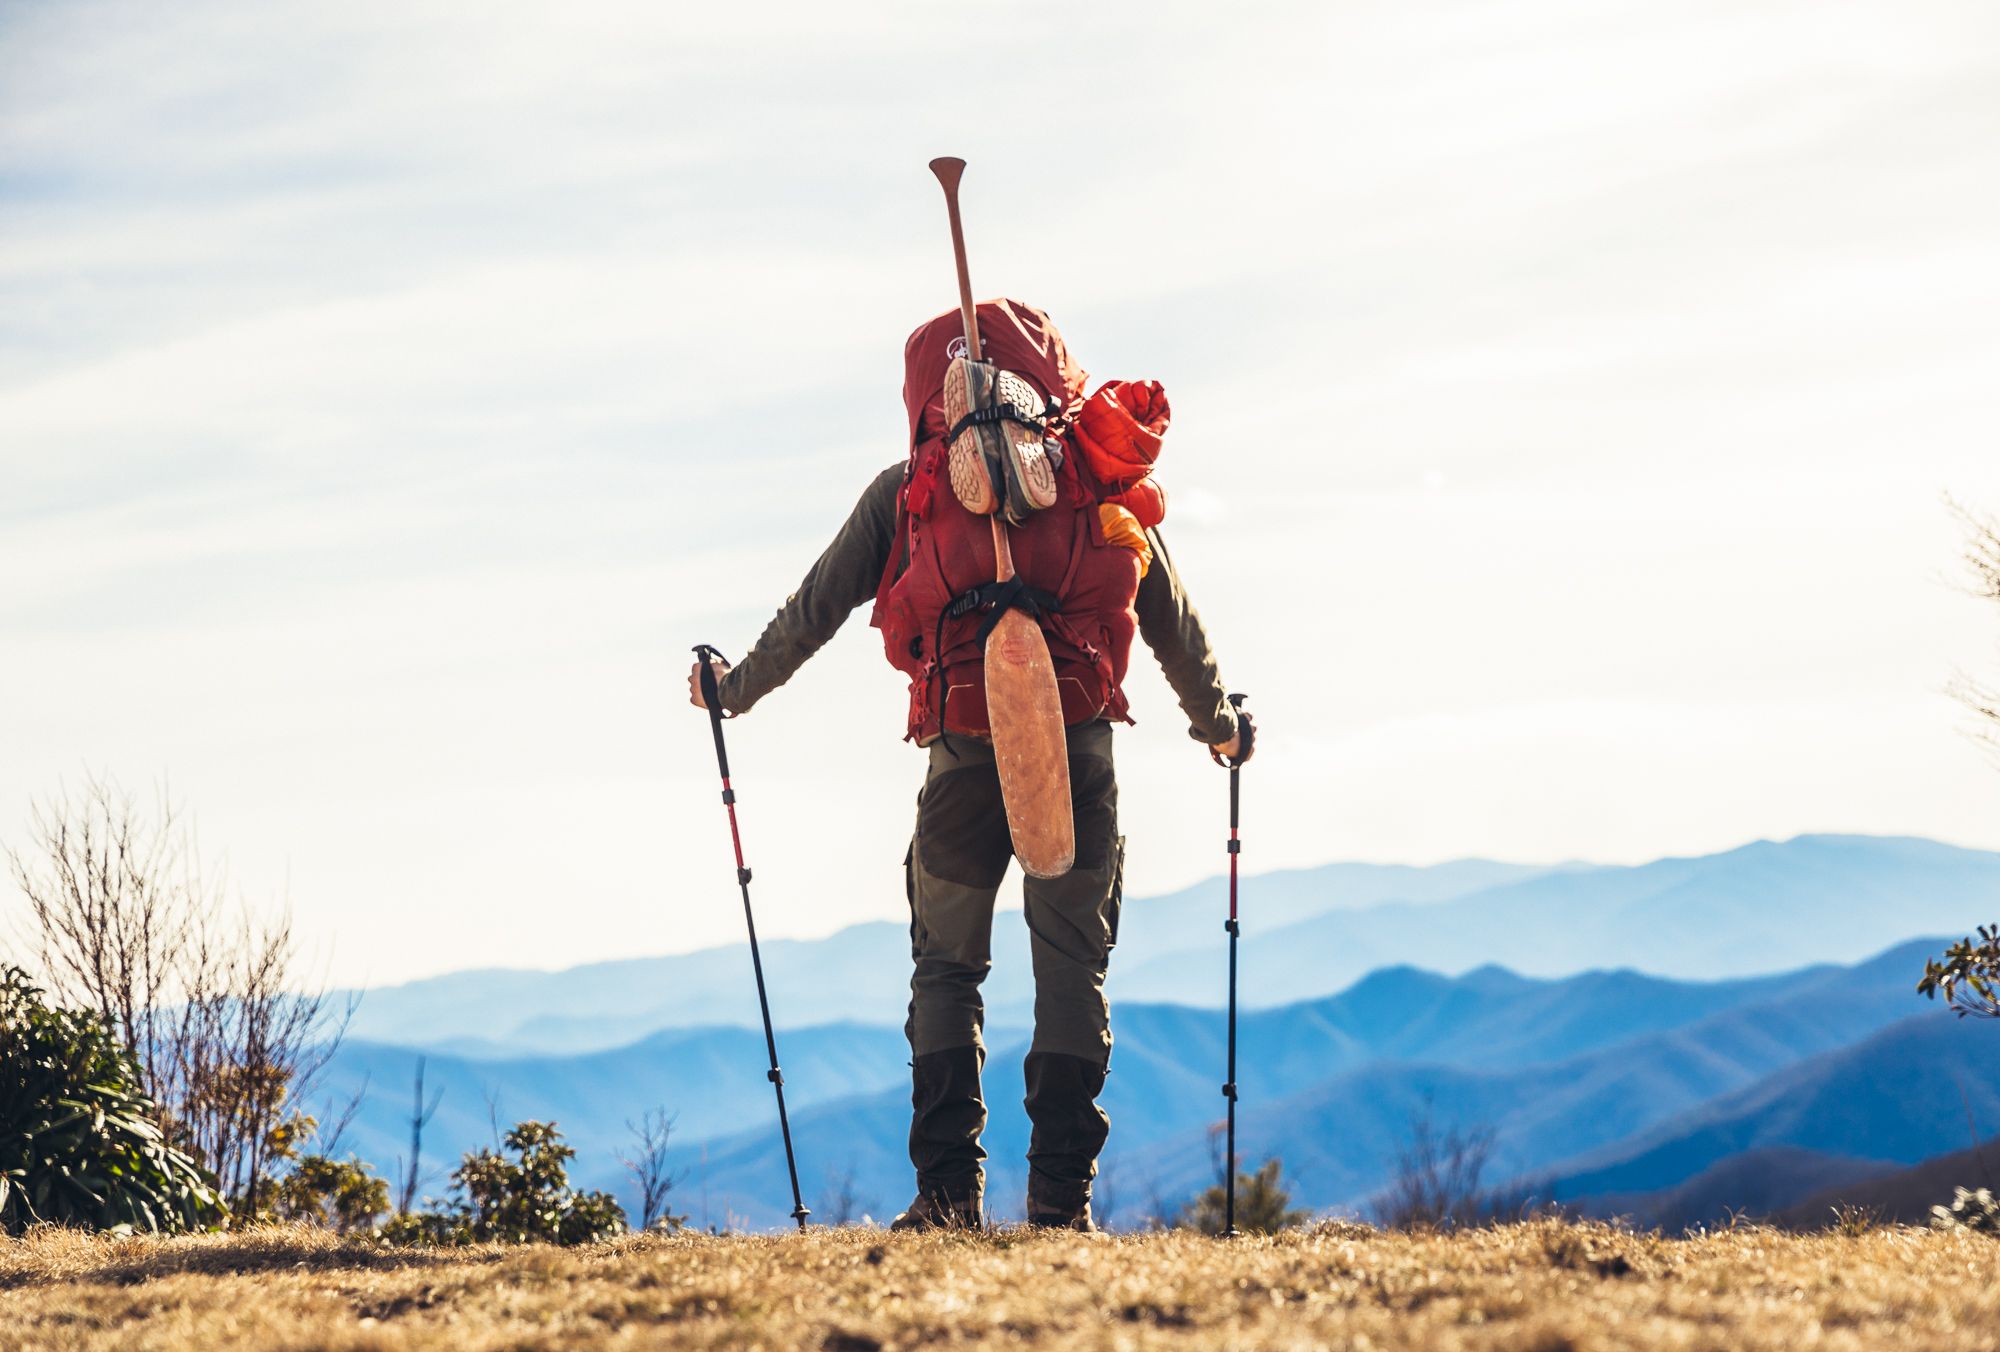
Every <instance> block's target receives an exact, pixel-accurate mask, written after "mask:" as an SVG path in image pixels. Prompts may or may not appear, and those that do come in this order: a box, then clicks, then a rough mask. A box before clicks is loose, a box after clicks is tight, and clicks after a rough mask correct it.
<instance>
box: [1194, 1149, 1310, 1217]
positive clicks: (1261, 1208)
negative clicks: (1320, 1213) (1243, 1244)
mask: <svg viewBox="0 0 2000 1352" xmlns="http://www.w3.org/2000/svg"><path fill="white" fill-rule="evenodd" d="M1283 1171H1284V1165H1283V1164H1281V1163H1280V1162H1279V1161H1277V1160H1275V1159H1268V1160H1265V1161H1264V1163H1263V1165H1262V1166H1261V1167H1260V1168H1259V1169H1258V1170H1257V1172H1256V1173H1254V1174H1246V1173H1240V1172H1239V1173H1238V1174H1237V1175H1236V1228H1237V1230H1238V1231H1240V1232H1241V1233H1243V1234H1246V1235H1268V1234H1272V1233H1275V1232H1276V1231H1279V1230H1286V1229H1290V1228H1291V1227H1292V1226H1294V1225H1301V1224H1303V1223H1304V1222H1305V1221H1306V1220H1307V1219H1308V1218H1310V1217H1311V1215H1312V1212H1310V1211H1301V1210H1295V1209H1294V1208H1293V1207H1292V1194H1291V1192H1290V1190H1289V1189H1287V1188H1286V1187H1285V1186H1284V1184H1283V1183H1281V1182H1280V1181H1279V1176H1280V1175H1281V1174H1282V1173H1283ZM1228 1212H1229V1199H1228V1198H1227V1197H1226V1196H1225V1195H1224V1193H1223V1187H1222V1184H1220V1183H1217V1184H1216V1185H1215V1186H1214V1187H1212V1188H1210V1189H1209V1190H1208V1191H1207V1192H1204V1193H1203V1194H1202V1195H1201V1196H1199V1197H1197V1198H1195V1199H1194V1201H1192V1202H1190V1203H1188V1205H1187V1206H1185V1207H1183V1208H1181V1212H1180V1215H1178V1216H1177V1217H1175V1218H1174V1223H1175V1224H1176V1225H1180V1226H1185V1227H1186V1228H1188V1229H1190V1230H1199V1231H1201V1232H1202V1233H1203V1234H1205V1235H1219V1234H1221V1233H1222V1231H1223V1227H1224V1223H1225V1221H1226V1220H1227V1217H1228Z"/></svg>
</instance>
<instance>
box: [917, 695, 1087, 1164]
mask: <svg viewBox="0 0 2000 1352" xmlns="http://www.w3.org/2000/svg"><path fill="white" fill-rule="evenodd" d="M951 746H952V750H955V751H956V752H957V753H958V754H957V756H956V757H954V756H953V755H952V754H951V751H947V750H946V749H945V747H944V745H943V744H942V743H938V744H936V745H933V746H932V747H931V749H930V755H931V759H930V769H929V772H928V773H927V774H926V775H925V777H924V790H923V793H922V795H921V796H920V797H919V798H918V800H917V830H916V836H915V838H914V839H913V840H912V841H911V843H910V854H909V858H908V862H907V873H908V881H909V893H910V952H911V956H912V957H913V958H914V959H915V961H916V971H915V974H914V975H913V976H912V977H911V978H910V1017H909V1022H908V1024H907V1025H906V1026H905V1031H906V1032H907V1033H908V1034H909V1038H910V1058H911V1070H912V1087H911V1107H912V1110H913V1111H912V1116H911V1122H910V1161H911V1163H913V1164H915V1165H916V1168H917V1181H918V1186H919V1188H920V1189H922V1190H923V1191H926V1192H939V1193H945V1194H948V1195H951V1196H955V1197H956V1196H961V1195H963V1194H965V1193H967V1192H970V1191H973V1190H976V1189H978V1188H980V1187H982V1186H983V1183H984V1178H985V1170H984V1167H983V1162H984V1160H985V1158H986V1152H985V1151H984V1150H983V1149H982V1148H981V1147H980V1144H979V1134H980V1132H981V1130H982V1129H983V1128H984V1127H985V1125H986V1104H985V1100H984V1099H983V1098H982V1097H981V1095H980V1087H979V1072H980V1068H981V1067H982V1066H983V1065H984V1063H985V1060H986V1047H985V1042H984V1038H983V1036H982V1031H983V1027H984V1023H985V1006H984V1005H983V1004H982V1003H981V1001H980V997H979V983H980V982H981V981H982V980H984V979H985V977H986V973H987V971H988V970H989V969H990V968H991V966H992V938H993V905H994V899H995V897H996V896H997V894H998V892H999V890H1000V882H1001V879H1002V878H1003V877H1004V876H1005V875H1006V872H1007V865H1008V863H1009V861H1011V860H1012V859H1013V844H1012V841H1011V840H1010V838H1009V836H1008V833H1007V814H1006V810H1005V808H1004V807H1003V806H1002V804H1001V800H1000V778H999V774H998V772H997V771H996V770H995V768H994V764H993V748H992V747H991V746H990V745H987V744H985V743H982V742H977V741H973V740H971V739H969V738H962V737H954V738H952V739H951ZM1069 775H1070V796H1071V801H1072V804H1073V806H1074V809H1075V813H1076V867H1075V868H1073V869H1071V870H1070V871H1069V872H1068V873H1066V874H1064V875H1063V876H1062V877H1060V878H1050V879H1042V878H1027V879H1025V880H1024V886H1023V892H1024V909H1025V911H1026V915H1027V923H1028V934H1029V943H1030V947H1031V950H1032V953H1033V960H1034V972H1035V1035H1034V1041H1033V1042H1032V1044H1031V1045H1030V1047H1029V1051H1028V1059H1027V1066H1026V1070H1027V1085H1028V1095H1027V1102H1026V1106H1027V1110H1028V1120H1029V1121H1030V1122H1031V1123H1032V1124H1033V1129H1034V1130H1033V1134H1032V1136H1031V1138H1030V1141H1029V1146H1028V1165H1029V1170H1030V1173H1031V1174H1032V1175H1035V1176H1037V1179H1036V1181H1038V1182H1039V1183H1040V1184H1041V1185H1042V1188H1043V1194H1044V1195H1045V1196H1061V1195H1063V1194H1065V1193H1075V1194H1079V1195H1081V1196H1088V1192H1089V1186H1090V1180H1091V1178H1092V1177H1093V1176H1094V1175H1095V1174H1096V1172H1097V1153H1098V1151H1099V1150H1101V1149H1102V1148H1103V1146H1104V1138H1105V1134H1106V1133H1107V1131H1108V1130H1109V1129H1110V1125H1111V1123H1110V1119H1109V1118H1108V1117H1106V1116H1105V1114H1104V1111H1103V1110H1102V1109H1101V1108H1099V1107H1098V1106H1097V1094H1098V1091H1099V1090H1100V1089H1102V1088H1103V1087H1104V1072H1105V1068H1106V1066H1107V1065H1108V1064H1109V1062H1110V1057H1111V1021H1110V1011H1109V1008H1108V1007H1107V1006H1106V1004H1105V1001H1104V972H1105V966H1106V963H1107V962H1108V961H1109V959H1110V955H1111V945H1112V943H1113V942H1114V941H1115V940H1116V938H1117V935H1118V906H1119V901H1120V881H1121V879H1120V874H1121V869H1122V866H1123V862H1124V840H1123V838H1121V837H1120V836H1119V834H1118V783H1117V778H1116V776H1115V774H1114V773H1113V770H1112V763H1111V725H1110V724H1108V723H1084V724H1079V725H1078V726H1076V727H1072V728H1071V729H1070V730H1069Z"/></svg>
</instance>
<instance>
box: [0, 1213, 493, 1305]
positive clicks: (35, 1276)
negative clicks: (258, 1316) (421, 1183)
mask: <svg viewBox="0 0 2000 1352" xmlns="http://www.w3.org/2000/svg"><path fill="white" fill-rule="evenodd" d="M501 1257H502V1254H501V1253H500V1252H499V1251H498V1250H494V1249H487V1248H472V1249H421V1248H408V1249H405V1248H393V1247H390V1246H388V1245H383V1244H377V1243H372V1242H369V1241H365V1240H349V1239H342V1238H340V1237H339V1236H337V1235H332V1234H328V1233H326V1232H325V1231H314V1230H309V1229H305V1228H299V1229H290V1228H270V1229H260V1230H251V1231H245V1232H241V1233H237V1234H226V1235H193V1236H182V1237H180V1238H176V1239H160V1238H156V1237H152V1236H139V1237H133V1238H113V1237H108V1236H104V1235H94V1234H90V1233H88V1232H85V1231H81V1230H65V1229H62V1228H60V1227H57V1226H40V1227H36V1228H34V1229H32V1230H30V1231H28V1232H27V1233H26V1234H25V1235H23V1236H21V1237H20V1238H18V1239H14V1240H6V1239H0V1290H10V1289H14V1288H19V1287H28V1286H50V1285H56V1284H60V1283H68V1282H90V1283H95V1284H99V1285H106V1286H135V1285H138V1284H139V1283H141V1282H149V1281H156V1280H158V1279H160V1278H162V1277H173V1276H182V1275H186V1274H196V1275H202V1276H220V1277H227V1276H238V1275H244V1274H249V1273H259V1272H280V1271H304V1272H330V1271H341V1270H365V1271H378V1272H380V1271H394V1270H398V1269H405V1268H426V1267H464V1266H481V1265H485V1264H490V1263H496V1262H499V1261H500V1259H501Z"/></svg>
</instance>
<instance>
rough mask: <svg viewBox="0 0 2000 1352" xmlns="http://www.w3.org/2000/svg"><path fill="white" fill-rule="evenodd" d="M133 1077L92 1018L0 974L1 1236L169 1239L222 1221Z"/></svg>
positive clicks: (198, 1173)
mask: <svg viewBox="0 0 2000 1352" xmlns="http://www.w3.org/2000/svg"><path fill="white" fill-rule="evenodd" d="M139 1083H140V1079H139V1067H138V1063H137V1062H136V1061H135V1060H134V1058H133V1056H132V1055H131V1053H130V1052H128V1051H127V1050H125V1048H124V1047H122V1046H120V1045H119V1043H118V1042H117V1041H116V1040H115V1039H114V1038H113V1036H112V1034H111V1031H110V1029H109V1028H108V1027H107V1026H106V1025H105V1023H104V1021H103V1020H102V1019H101V1018H99V1017H98V1016H97V1015H96V1014H92V1013H86V1012H82V1011H78V1010H67V1009H52V1008H50V1007H49V1005H48V1004H47V1003H46V1001H45V1000H44V999H43V996H42V991H41V989H40V988H39V987H37V986H35V985H34V984H33V983H32V982H31V981H30V980H29V978H28V974H27V973H26V972H24V971H22V970H21V969H20V968H18V967H5V968H0V1084H4V1085H5V1086H7V1091H8V1092H7V1093H6V1095H5V1096H4V1097H0V1230H4V1231H5V1232H7V1233H10V1234H18V1233H19V1232H20V1231H21V1230H22V1229H23V1228H25V1227H26V1226H28V1225H30V1224H33V1223H34V1222H37V1221H53V1222H59V1223H62V1224H68V1225H81V1226H87V1227H89V1228H91V1229H96V1230H110V1229H118V1228H121V1227H122V1228H129V1229H132V1230H151V1231H164V1232H173V1231H178V1230H192V1229H197V1228H201V1227H204V1226H207V1225H210V1224H213V1223H214V1222H215V1221H217V1220H218V1219H219V1218H220V1216H221V1206H220V1201H219V1199H218V1197H217V1195H216V1192H215V1180H214V1179H213V1178H212V1177H211V1176H210V1175H209V1174H207V1173H206V1172H205V1171H204V1170H203V1169H202V1168H201V1166H200V1165H198V1164H197V1163H195V1161H194V1160H193V1159H192V1158H190V1157H189V1156H187V1155H186V1154H183V1153H182V1152H181V1151H179V1150H176V1149H174V1148H173V1147H171V1146H169V1145H168V1144H167V1142H166V1139H165V1137H164V1136H163V1135H162V1134H161V1132H160V1128H159V1126H158V1125H157V1123H156V1122H155V1120H154V1118H155V1116H156V1108H155V1105H154V1103H153V1101H152V1100H151V1099H150V1098H148V1097H147V1096H146V1095H145V1094H144V1093H143V1092H142V1091H141V1090H140V1089H139V1087H138V1086H139Z"/></svg>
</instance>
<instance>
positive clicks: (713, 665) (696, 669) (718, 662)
mask: <svg viewBox="0 0 2000 1352" xmlns="http://www.w3.org/2000/svg"><path fill="white" fill-rule="evenodd" d="M708 665H709V668H710V669H711V670H712V671H714V672H715V683H716V685H718V686H720V685H721V684H722V678H723V677H724V676H727V675H728V674H729V664H728V663H727V662H725V661H723V660H722V659H721V658H717V659H715V660H714V661H713V662H710V663H709V664H708ZM718 693H720V692H718ZM688 703H689V704H692V705H693V706H694V707H695V708H697V709H706V708H707V707H708V701H707V700H705V699H703V698H702V697H701V663H699V662H696V663H695V664H694V665H693V666H691V667H689V668H688Z"/></svg>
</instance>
